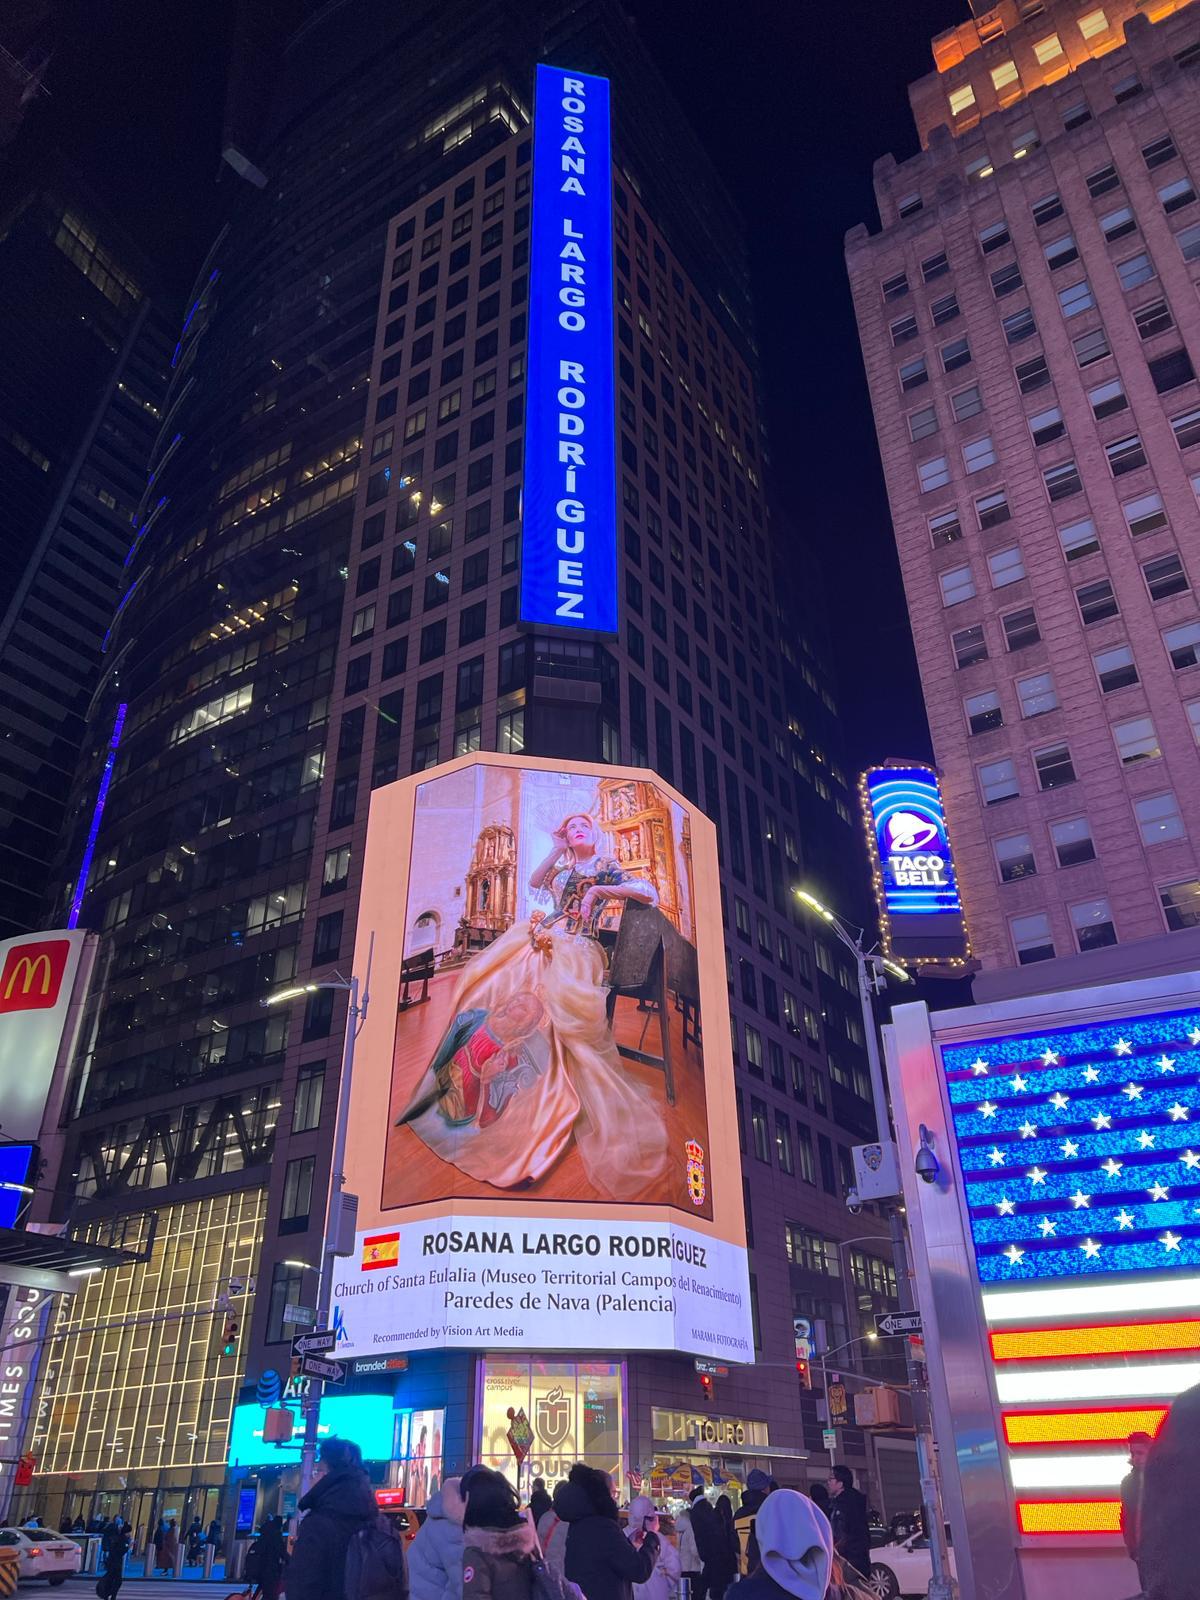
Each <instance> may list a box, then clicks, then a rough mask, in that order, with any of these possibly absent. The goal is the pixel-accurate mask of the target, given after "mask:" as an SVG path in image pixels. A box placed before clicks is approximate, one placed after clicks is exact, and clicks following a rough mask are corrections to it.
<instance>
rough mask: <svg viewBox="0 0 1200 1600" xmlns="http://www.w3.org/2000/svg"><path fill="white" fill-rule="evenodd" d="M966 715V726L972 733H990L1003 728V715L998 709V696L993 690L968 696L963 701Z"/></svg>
mask: <svg viewBox="0 0 1200 1600" xmlns="http://www.w3.org/2000/svg"><path fill="white" fill-rule="evenodd" d="M963 705H964V707H965V709H966V713H967V726H968V727H969V728H970V730H971V732H972V733H990V732H991V730H992V729H993V728H1002V727H1003V726H1004V713H1003V712H1002V711H1001V709H1000V696H999V695H998V694H997V693H996V691H995V690H994V689H985V690H984V692H983V693H982V694H972V695H968V696H967V698H966V699H965V700H964V701H963Z"/></svg>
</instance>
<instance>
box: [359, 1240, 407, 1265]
mask: <svg viewBox="0 0 1200 1600" xmlns="http://www.w3.org/2000/svg"><path fill="white" fill-rule="evenodd" d="M399 1264H400V1235H399V1233H398V1232H397V1233H372V1234H370V1235H368V1237H367V1238H365V1239H364V1240H363V1247H362V1265H363V1271H364V1272H369V1271H370V1270H371V1269H372V1268H373V1267H395V1266H399Z"/></svg>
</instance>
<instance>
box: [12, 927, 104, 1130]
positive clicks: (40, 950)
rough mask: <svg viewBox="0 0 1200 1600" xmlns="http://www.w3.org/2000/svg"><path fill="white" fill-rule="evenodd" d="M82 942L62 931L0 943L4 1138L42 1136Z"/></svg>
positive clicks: (78, 936)
mask: <svg viewBox="0 0 1200 1600" xmlns="http://www.w3.org/2000/svg"><path fill="white" fill-rule="evenodd" d="M86 938H87V935H86V934H85V933H82V932H78V931H73V930H68V929H66V928H63V929H54V930H53V931H52V932H48V933H24V934H19V935H18V936H17V938H15V939H4V940H0V1083H2V1084H3V1085H4V1091H3V1097H2V1101H0V1121H2V1122H3V1126H4V1133H5V1136H6V1137H7V1138H9V1139H31V1140H36V1139H37V1137H38V1134H39V1133H40V1132H41V1127H42V1117H43V1115H44V1113H45V1110H46V1099H47V1096H48V1095H49V1093H50V1083H51V1079H52V1077H53V1075H54V1066H55V1062H56V1061H57V1060H58V1054H59V1049H60V1047H61V1045H62V1042H63V1034H64V1031H65V1030H66V1028H67V1025H68V1020H69V1017H70V1007H71V996H72V994H73V992H74V988H75V977H76V974H77V972H78V970H79V960H80V956H81V955H82V952H83V945H84V940H85V939H86Z"/></svg>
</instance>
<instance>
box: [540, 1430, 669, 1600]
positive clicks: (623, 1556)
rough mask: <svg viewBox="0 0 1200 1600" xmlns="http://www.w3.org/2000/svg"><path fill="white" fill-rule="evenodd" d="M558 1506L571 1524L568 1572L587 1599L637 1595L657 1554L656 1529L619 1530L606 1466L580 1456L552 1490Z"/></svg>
mask: <svg viewBox="0 0 1200 1600" xmlns="http://www.w3.org/2000/svg"><path fill="white" fill-rule="evenodd" d="M554 1510H555V1512H556V1513H557V1515H558V1517H559V1519H560V1521H562V1522H565V1523H567V1524H568V1527H567V1554H566V1561H565V1564H564V1565H565V1572H566V1576H567V1579H568V1581H569V1582H571V1583H577V1584H578V1585H579V1587H580V1588H581V1589H582V1590H583V1592H584V1594H585V1595H586V1596H587V1600H633V1586H634V1584H644V1583H647V1582H649V1579H650V1575H651V1574H652V1573H653V1571H654V1568H655V1564H656V1563H657V1560H658V1549H659V1544H660V1540H659V1537H658V1534H657V1533H654V1532H652V1531H650V1530H649V1529H646V1528H634V1529H633V1531H632V1532H631V1534H630V1536H629V1538H626V1537H625V1535H624V1534H623V1533H622V1532H621V1520H620V1514H619V1513H618V1511H617V1502H616V1500H615V1499H614V1497H613V1489H612V1479H611V1478H610V1477H609V1475H608V1473H607V1472H600V1471H599V1470H598V1469H597V1468H595V1467H585V1466H584V1465H583V1463H582V1462H580V1461H577V1462H576V1463H575V1465H574V1466H573V1467H572V1468H571V1473H570V1476H569V1477H568V1479H567V1481H566V1483H560V1484H559V1485H558V1487H557V1488H556V1489H555V1491H554Z"/></svg>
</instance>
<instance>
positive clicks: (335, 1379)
mask: <svg viewBox="0 0 1200 1600" xmlns="http://www.w3.org/2000/svg"><path fill="white" fill-rule="evenodd" d="M300 1371H301V1374H302V1375H303V1376H304V1377H306V1378H324V1380H325V1382H326V1383H345V1381H346V1368H345V1366H344V1364H343V1363H342V1362H340V1361H322V1360H321V1358H320V1357H319V1356H301V1357H300Z"/></svg>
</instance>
